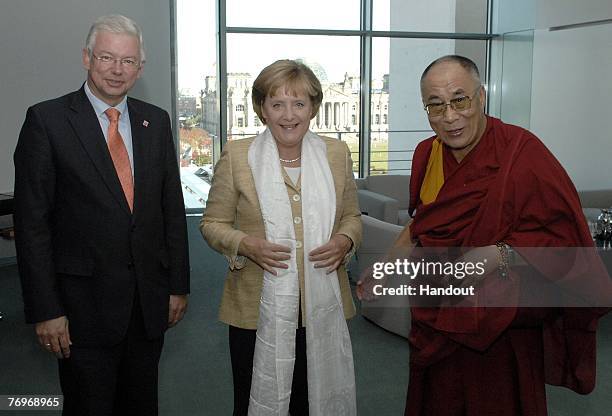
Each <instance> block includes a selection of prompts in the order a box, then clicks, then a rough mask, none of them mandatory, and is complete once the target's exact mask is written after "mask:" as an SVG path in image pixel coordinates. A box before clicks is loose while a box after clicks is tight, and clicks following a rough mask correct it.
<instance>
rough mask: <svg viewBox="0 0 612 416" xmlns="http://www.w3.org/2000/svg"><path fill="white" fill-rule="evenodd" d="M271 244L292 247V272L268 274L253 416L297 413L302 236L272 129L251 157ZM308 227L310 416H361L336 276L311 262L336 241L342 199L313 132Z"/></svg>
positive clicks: (305, 201) (307, 168) (307, 173)
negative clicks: (298, 237) (298, 244)
mask: <svg viewBox="0 0 612 416" xmlns="http://www.w3.org/2000/svg"><path fill="white" fill-rule="evenodd" d="M248 160H249V166H250V168H251V171H252V173H253V179H254V181H255V188H256V190H257V196H258V199H259V205H260V207H261V212H262V216H263V221H264V227H265V231H266V239H267V240H268V241H270V242H273V243H277V244H282V245H286V246H289V247H291V259H290V260H289V261H288V264H289V268H288V269H277V272H278V276H274V275H272V274H270V273H268V272H265V271H264V282H263V289H262V293H261V302H260V306H259V320H258V322H257V339H256V342H255V355H254V358H253V378H252V381H251V397H250V402H249V416H264V415H265V416H272V415H273V416H286V415H288V414H289V399H290V397H291V381H292V378H293V365H294V363H295V330H296V328H297V323H298V305H299V302H300V295H299V280H298V269H297V262H296V250H295V230H294V228H293V215H292V213H291V205H290V202H289V196H288V194H287V188H286V185H285V181H284V179H283V175H282V171H281V169H282V168H281V165H280V162H279V155H278V149H277V147H276V141H275V140H274V137H272V134H271V133H270V131H269V130H268V129H266V130H265V131H264V132H263V133H262V134H260V135H259V136H257V137H256V138H255V140H254V141H253V143H252V144H251V146H250V147H249V153H248ZM301 195H302V221H303V227H304V245H303V247H304V253H305V256H304V279H305V292H306V293H305V300H306V318H305V319H306V354H307V362H308V367H307V370H308V402H309V409H310V410H309V414H310V416H337V415H343V416H344V415H346V416H354V415H356V414H357V406H356V398H355V374H354V367H353V352H352V348H351V340H350V337H349V332H348V327H347V325H346V320H345V319H344V312H343V309H342V299H341V296H340V287H339V284H338V277H337V274H336V272H335V271H334V272H333V273H330V274H329V275H328V274H326V272H325V270H326V269H325V268H321V269H315V268H314V264H313V263H311V262H310V261H308V254H307V253H309V252H310V251H311V250H313V249H315V248H317V247H319V246H321V245H323V244H325V243H327V242H328V241H329V239H330V237H331V233H332V229H333V225H334V217H335V212H336V192H335V188H334V181H333V177H332V174H331V170H330V169H329V163H328V161H327V145H326V144H325V142H324V141H323V140H322V139H321V138H320V137H319V136H317V135H315V134H314V133H312V132H310V131H308V132H307V133H306V135H305V136H304V139H303V141H302V183H301Z"/></svg>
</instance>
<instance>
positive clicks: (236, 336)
mask: <svg viewBox="0 0 612 416" xmlns="http://www.w3.org/2000/svg"><path fill="white" fill-rule="evenodd" d="M256 333H257V331H256V330H255V329H242V328H237V327H235V326H231V325H230V327H229V346H230V356H231V359H232V376H233V378H234V413H233V414H234V416H247V414H248V410H249V396H250V393H251V377H252V375H253V355H254V353H255V334H256ZM289 414H290V415H291V416H308V378H307V374H306V328H303V327H302V328H298V329H297V330H296V337H295V365H294V366H293V382H292V384H291V400H290V402H289Z"/></svg>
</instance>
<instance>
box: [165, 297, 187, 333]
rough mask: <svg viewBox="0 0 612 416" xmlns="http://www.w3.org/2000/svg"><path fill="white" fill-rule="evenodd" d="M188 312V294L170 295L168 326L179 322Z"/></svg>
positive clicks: (170, 326)
mask: <svg viewBox="0 0 612 416" xmlns="http://www.w3.org/2000/svg"><path fill="white" fill-rule="evenodd" d="M185 312H187V295H170V304H169V308H168V328H172V327H173V326H174V325H176V324H178V323H179V322H180V320H181V319H183V317H184V316H185Z"/></svg>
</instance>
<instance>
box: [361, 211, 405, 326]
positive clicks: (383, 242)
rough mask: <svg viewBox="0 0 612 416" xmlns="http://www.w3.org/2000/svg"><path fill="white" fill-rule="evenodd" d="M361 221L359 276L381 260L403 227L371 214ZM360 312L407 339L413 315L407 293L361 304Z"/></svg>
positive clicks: (363, 216)
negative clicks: (361, 236) (406, 296)
mask: <svg viewBox="0 0 612 416" xmlns="http://www.w3.org/2000/svg"><path fill="white" fill-rule="evenodd" d="M361 222H362V225H363V238H362V242H361V246H360V247H359V249H358V250H357V255H356V271H357V276H360V275H361V273H362V272H363V271H364V270H366V269H367V268H369V267H370V266H371V265H372V264H373V263H374V262H376V261H380V260H381V259H382V258H383V256H384V255H385V254H386V253H387V252H388V250H389V249H390V248H391V246H392V245H393V243H394V242H395V239H396V238H397V236H398V235H399V233H400V232H401V231H402V230H403V229H404V227H402V226H400V225H397V224H389V223H387V222H384V221H381V220H378V219H376V218H373V217H370V216H368V215H362V216H361ZM388 283H390V284H391V285H392V284H393V282H388ZM361 315H362V316H363V317H364V318H366V319H368V320H369V321H370V322H373V323H374V324H376V325H378V326H380V327H382V328H384V329H386V330H387V331H390V332H393V333H395V334H398V335H400V336H403V337H405V338H408V333H409V332H410V320H411V316H410V309H409V305H408V300H407V298H405V297H404V296H396V297H394V299H389V297H386V298H385V299H381V298H379V299H375V300H372V301H364V302H362V303H361Z"/></svg>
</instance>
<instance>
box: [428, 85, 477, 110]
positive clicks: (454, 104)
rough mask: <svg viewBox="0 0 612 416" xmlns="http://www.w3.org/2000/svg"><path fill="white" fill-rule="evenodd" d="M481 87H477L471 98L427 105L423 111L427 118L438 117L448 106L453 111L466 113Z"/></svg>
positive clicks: (462, 97)
mask: <svg viewBox="0 0 612 416" xmlns="http://www.w3.org/2000/svg"><path fill="white" fill-rule="evenodd" d="M480 88H481V86H479V87H478V88H477V89H476V91H474V94H472V96H471V97H469V96H467V95H464V96H461V97H457V98H453V99H452V100H450V101H449V102H447V103H434V104H427V105H426V106H425V107H423V108H424V109H425V111H427V115H429V117H440V116H441V115H443V114H444V112H445V111H446V107H448V106H450V107H451V108H452V109H453V110H455V111H466V110H469V109H470V108H471V107H472V100H474V96H475V94H476V93H477V92H478V91H479V90H480Z"/></svg>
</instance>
